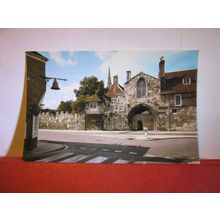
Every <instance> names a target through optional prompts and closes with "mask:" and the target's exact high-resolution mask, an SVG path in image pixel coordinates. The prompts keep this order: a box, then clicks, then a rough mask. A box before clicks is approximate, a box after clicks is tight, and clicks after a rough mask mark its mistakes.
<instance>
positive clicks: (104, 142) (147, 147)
mask: <svg viewBox="0 0 220 220" xmlns="http://www.w3.org/2000/svg"><path fill="white" fill-rule="evenodd" d="M198 54H199V51H198V50H100V51H96V50H94V51H91V50H90V51H27V52H26V54H25V55H26V56H25V57H26V76H27V77H26V78H27V81H26V83H27V113H26V127H25V129H26V133H25V146H24V156H23V159H24V160H26V161H35V162H63V163H64V162H69V163H99V164H107V163H109V164H167V163H168V164H169V163H172V164H177V163H184V164H186V163H198V162H199V154H198V138H197V115H196V112H197V101H196V97H197V77H198V73H199V71H198Z"/></svg>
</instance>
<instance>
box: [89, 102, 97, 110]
mask: <svg viewBox="0 0 220 220" xmlns="http://www.w3.org/2000/svg"><path fill="white" fill-rule="evenodd" d="M89 108H92V109H95V108H97V103H96V102H90V103H89Z"/></svg>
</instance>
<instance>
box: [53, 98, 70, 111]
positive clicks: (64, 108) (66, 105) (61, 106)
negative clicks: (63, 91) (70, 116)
mask: <svg viewBox="0 0 220 220" xmlns="http://www.w3.org/2000/svg"><path fill="white" fill-rule="evenodd" d="M57 111H63V112H69V113H70V112H72V111H73V101H71V100H70V101H66V102H64V101H61V102H60V104H59V106H58V108H57Z"/></svg>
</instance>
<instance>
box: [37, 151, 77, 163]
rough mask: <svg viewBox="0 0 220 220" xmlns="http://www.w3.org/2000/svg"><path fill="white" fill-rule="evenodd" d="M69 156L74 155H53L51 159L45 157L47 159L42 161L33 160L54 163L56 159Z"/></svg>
mask: <svg viewBox="0 0 220 220" xmlns="http://www.w3.org/2000/svg"><path fill="white" fill-rule="evenodd" d="M70 155H74V154H73V153H64V154H61V155H54V156H51V157H47V158H44V159H40V160H35V161H36V162H50V161H54V160H57V159H62V158H64V157H66V156H70Z"/></svg>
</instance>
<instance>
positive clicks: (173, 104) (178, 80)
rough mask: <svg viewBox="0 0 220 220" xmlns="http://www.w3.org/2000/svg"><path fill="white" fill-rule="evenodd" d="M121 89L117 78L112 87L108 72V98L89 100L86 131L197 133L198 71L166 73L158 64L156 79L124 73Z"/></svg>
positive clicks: (161, 64) (162, 59)
mask: <svg viewBox="0 0 220 220" xmlns="http://www.w3.org/2000/svg"><path fill="white" fill-rule="evenodd" d="M126 74H127V80H126V82H125V83H124V86H121V85H120V84H119V83H118V76H114V77H113V84H112V83H111V74H110V68H109V71H108V88H109V91H108V93H107V94H106V96H107V98H100V97H98V96H96V95H95V96H93V97H90V99H88V101H87V105H86V121H85V124H86V129H104V130H128V129H131V130H142V129H143V128H144V127H147V128H148V129H149V130H164V131H168V130H169V131H180V130H190V131H195V130H197V126H196V84H197V69H193V70H183V71H175V72H170V73H168V72H165V60H164V58H163V57H161V59H160V62H159V74H158V78H155V77H153V76H151V75H148V74H146V73H143V72H140V73H138V74H137V75H135V76H133V77H131V72H130V71H127V72H126Z"/></svg>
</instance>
